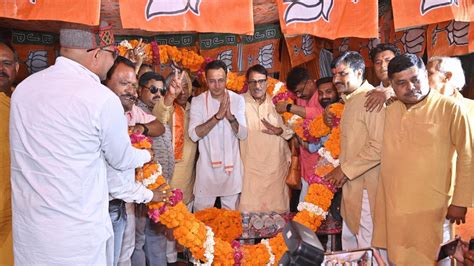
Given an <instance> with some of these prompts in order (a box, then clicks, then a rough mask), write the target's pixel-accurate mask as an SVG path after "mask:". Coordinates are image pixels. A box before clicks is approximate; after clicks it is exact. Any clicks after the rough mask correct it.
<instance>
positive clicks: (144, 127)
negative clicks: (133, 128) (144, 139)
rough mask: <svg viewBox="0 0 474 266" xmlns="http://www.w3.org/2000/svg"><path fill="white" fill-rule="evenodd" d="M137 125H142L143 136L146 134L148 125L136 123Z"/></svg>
mask: <svg viewBox="0 0 474 266" xmlns="http://www.w3.org/2000/svg"><path fill="white" fill-rule="evenodd" d="M137 125H138V126H142V127H143V133H142V134H143V135H145V136H148V127H147V126H145V125H144V124H137Z"/></svg>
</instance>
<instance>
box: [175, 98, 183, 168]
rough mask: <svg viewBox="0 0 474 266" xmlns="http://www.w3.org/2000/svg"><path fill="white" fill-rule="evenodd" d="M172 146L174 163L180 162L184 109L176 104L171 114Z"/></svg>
mask: <svg viewBox="0 0 474 266" xmlns="http://www.w3.org/2000/svg"><path fill="white" fill-rule="evenodd" d="M173 146H174V159H175V161H181V160H182V159H183V148H184V108H183V107H182V106H181V105H179V104H176V103H175V104H174V112H173Z"/></svg>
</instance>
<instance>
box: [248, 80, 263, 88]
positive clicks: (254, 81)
mask: <svg viewBox="0 0 474 266" xmlns="http://www.w3.org/2000/svg"><path fill="white" fill-rule="evenodd" d="M247 83H248V84H249V86H253V87H255V86H257V84H258V85H260V87H262V86H264V85H265V84H266V83H267V79H259V80H249V81H247Z"/></svg>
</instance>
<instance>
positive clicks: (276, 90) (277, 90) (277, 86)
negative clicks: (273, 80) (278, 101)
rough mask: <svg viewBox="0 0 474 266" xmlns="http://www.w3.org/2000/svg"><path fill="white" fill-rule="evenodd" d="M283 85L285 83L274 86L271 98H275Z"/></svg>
mask: <svg viewBox="0 0 474 266" xmlns="http://www.w3.org/2000/svg"><path fill="white" fill-rule="evenodd" d="M283 85H285V83H283V82H281V81H280V82H278V83H277V84H275V87H274V88H273V91H272V96H275V95H276V94H277V93H278V92H279V91H280V89H281V87H282V86H283Z"/></svg>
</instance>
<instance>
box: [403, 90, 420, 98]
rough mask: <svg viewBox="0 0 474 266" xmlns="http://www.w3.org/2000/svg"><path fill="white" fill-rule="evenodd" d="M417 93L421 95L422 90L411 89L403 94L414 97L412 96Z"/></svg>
mask: <svg viewBox="0 0 474 266" xmlns="http://www.w3.org/2000/svg"><path fill="white" fill-rule="evenodd" d="M417 95H421V91H420V90H412V91H409V92H407V93H405V94H404V95H403V96H405V97H412V96H417Z"/></svg>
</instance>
